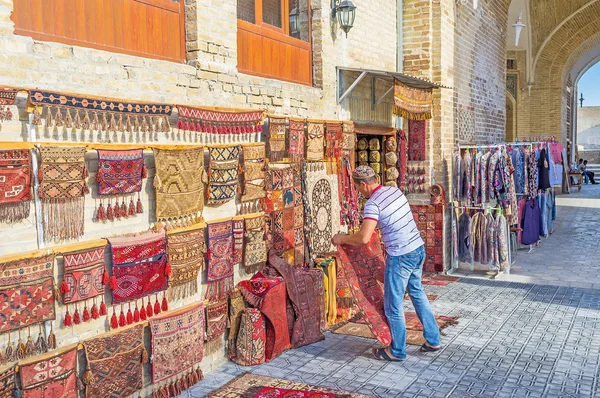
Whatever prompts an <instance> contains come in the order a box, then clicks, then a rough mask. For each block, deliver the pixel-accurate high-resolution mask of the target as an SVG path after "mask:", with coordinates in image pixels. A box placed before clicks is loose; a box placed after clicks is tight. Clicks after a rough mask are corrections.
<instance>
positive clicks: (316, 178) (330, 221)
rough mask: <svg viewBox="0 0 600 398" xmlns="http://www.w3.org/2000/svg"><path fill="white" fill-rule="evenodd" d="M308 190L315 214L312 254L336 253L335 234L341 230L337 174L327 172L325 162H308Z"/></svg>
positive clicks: (311, 206)
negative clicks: (332, 241)
mask: <svg viewBox="0 0 600 398" xmlns="http://www.w3.org/2000/svg"><path fill="white" fill-rule="evenodd" d="M306 167H307V173H306V187H307V188H306V191H307V197H308V200H309V201H310V208H311V210H312V214H313V217H312V218H313V226H312V230H311V235H312V242H311V245H312V254H313V256H322V255H325V254H330V253H334V252H335V251H336V248H335V246H333V245H332V244H331V238H332V237H333V235H335V234H337V233H339V232H340V213H341V210H340V200H339V196H338V177H337V174H327V168H326V165H325V163H310V164H307V166H306Z"/></svg>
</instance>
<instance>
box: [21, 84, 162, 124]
mask: <svg viewBox="0 0 600 398" xmlns="http://www.w3.org/2000/svg"><path fill="white" fill-rule="evenodd" d="M29 102H30V104H31V105H33V107H34V117H33V124H34V125H41V119H42V117H44V118H45V119H46V126H47V127H48V128H54V127H62V126H64V127H66V128H75V129H84V130H93V131H104V132H117V131H119V132H128V133H153V132H164V133H167V132H169V131H170V125H169V115H171V111H172V110H173V108H172V107H171V105H162V104H150V103H141V102H131V101H120V100H109V99H105V98H97V97H80V96H74V95H69V94H61V93H55V92H49V91H41V90H30V91H29ZM63 114H64V115H63Z"/></svg>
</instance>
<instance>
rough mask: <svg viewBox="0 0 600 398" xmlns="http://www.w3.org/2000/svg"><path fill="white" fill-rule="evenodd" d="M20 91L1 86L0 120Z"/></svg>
mask: <svg viewBox="0 0 600 398" xmlns="http://www.w3.org/2000/svg"><path fill="white" fill-rule="evenodd" d="M18 92H19V90H17V89H16V88H0V105H1V106H0V122H3V121H5V120H12V118H13V114H12V111H11V110H10V108H9V107H8V106H6V105H14V103H15V100H16V99H17V93H18ZM0 397H1V396H0Z"/></svg>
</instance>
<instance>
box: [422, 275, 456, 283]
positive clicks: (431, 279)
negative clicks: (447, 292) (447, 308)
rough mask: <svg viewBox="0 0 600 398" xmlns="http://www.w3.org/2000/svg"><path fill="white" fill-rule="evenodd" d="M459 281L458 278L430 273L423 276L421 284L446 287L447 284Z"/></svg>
mask: <svg viewBox="0 0 600 398" xmlns="http://www.w3.org/2000/svg"><path fill="white" fill-rule="evenodd" d="M459 279H460V278H459V277H457V276H450V275H442V274H431V273H427V274H425V273H424V274H423V279H422V283H423V284H424V285H431V286H448V284H450V283H454V282H456V281H458V280H459Z"/></svg>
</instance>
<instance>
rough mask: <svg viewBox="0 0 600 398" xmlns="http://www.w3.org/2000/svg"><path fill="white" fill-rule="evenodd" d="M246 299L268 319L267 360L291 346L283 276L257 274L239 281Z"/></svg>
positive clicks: (239, 286)
mask: <svg viewBox="0 0 600 398" xmlns="http://www.w3.org/2000/svg"><path fill="white" fill-rule="evenodd" d="M238 289H240V291H241V292H242V294H243V295H244V298H245V299H246V301H247V302H248V303H249V304H250V305H252V306H253V307H254V308H257V309H259V310H260V312H262V313H263V314H264V316H265V318H266V319H267V331H266V336H267V342H266V346H265V358H266V360H267V361H270V360H271V359H274V358H276V357H278V356H279V355H281V354H282V353H283V352H284V351H285V350H287V349H289V348H290V347H291V344H290V335H289V331H288V320H287V313H286V288H285V282H284V280H283V278H265V277H262V275H261V274H256V275H255V276H253V277H252V279H249V280H244V281H241V282H240V283H238Z"/></svg>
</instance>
